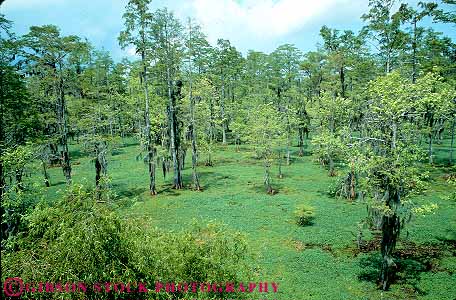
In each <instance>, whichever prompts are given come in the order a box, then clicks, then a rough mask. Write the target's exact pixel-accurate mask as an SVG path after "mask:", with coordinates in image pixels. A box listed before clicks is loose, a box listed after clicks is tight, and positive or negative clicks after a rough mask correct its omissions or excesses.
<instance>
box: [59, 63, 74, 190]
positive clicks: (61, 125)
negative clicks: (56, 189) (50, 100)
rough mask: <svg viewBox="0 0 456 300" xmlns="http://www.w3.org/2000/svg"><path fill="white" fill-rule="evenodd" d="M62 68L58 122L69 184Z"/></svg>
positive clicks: (64, 168)
mask: <svg viewBox="0 0 456 300" xmlns="http://www.w3.org/2000/svg"><path fill="white" fill-rule="evenodd" d="M61 72H62V70H61V69H60V74H59V83H58V88H57V92H58V100H57V101H58V105H57V106H58V122H59V131H60V132H59V133H60V144H61V147H62V150H61V151H60V155H61V159H62V160H61V164H62V170H63V174H64V175H65V178H66V181H67V183H68V184H70V183H71V162H70V153H69V150H68V128H67V124H66V111H65V110H66V105H65V91H64V84H63V78H62V74H61Z"/></svg>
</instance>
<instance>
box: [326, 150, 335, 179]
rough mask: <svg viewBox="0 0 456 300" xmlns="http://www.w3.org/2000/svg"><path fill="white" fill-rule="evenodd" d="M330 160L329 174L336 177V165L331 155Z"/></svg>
mask: <svg viewBox="0 0 456 300" xmlns="http://www.w3.org/2000/svg"><path fill="white" fill-rule="evenodd" d="M328 160H329V174H328V175H329V176H330V177H334V176H336V171H335V167H334V160H333V158H332V157H331V155H329V156H328Z"/></svg>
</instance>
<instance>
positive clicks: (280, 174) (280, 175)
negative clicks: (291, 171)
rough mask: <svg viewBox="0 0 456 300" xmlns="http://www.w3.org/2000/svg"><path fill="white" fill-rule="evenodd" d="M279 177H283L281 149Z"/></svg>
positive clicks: (280, 153)
mask: <svg viewBox="0 0 456 300" xmlns="http://www.w3.org/2000/svg"><path fill="white" fill-rule="evenodd" d="M279 178H280V179H282V178H283V174H282V150H279Z"/></svg>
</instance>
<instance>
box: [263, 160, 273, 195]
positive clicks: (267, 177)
mask: <svg viewBox="0 0 456 300" xmlns="http://www.w3.org/2000/svg"><path fill="white" fill-rule="evenodd" d="M269 168H270V165H269V163H268V162H267V161H265V163H264V185H265V187H266V192H267V193H268V194H273V190H272V185H271V174H270V172H269Z"/></svg>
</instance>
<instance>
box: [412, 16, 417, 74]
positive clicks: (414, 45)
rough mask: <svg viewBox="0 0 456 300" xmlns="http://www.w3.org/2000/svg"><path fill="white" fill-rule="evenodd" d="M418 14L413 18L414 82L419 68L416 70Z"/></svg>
mask: <svg viewBox="0 0 456 300" xmlns="http://www.w3.org/2000/svg"><path fill="white" fill-rule="evenodd" d="M416 23H417V19H416V16H415V17H414V18H413V43H412V48H413V61H412V83H416V77H417V70H416V62H417V61H416V48H417V35H416Z"/></svg>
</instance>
